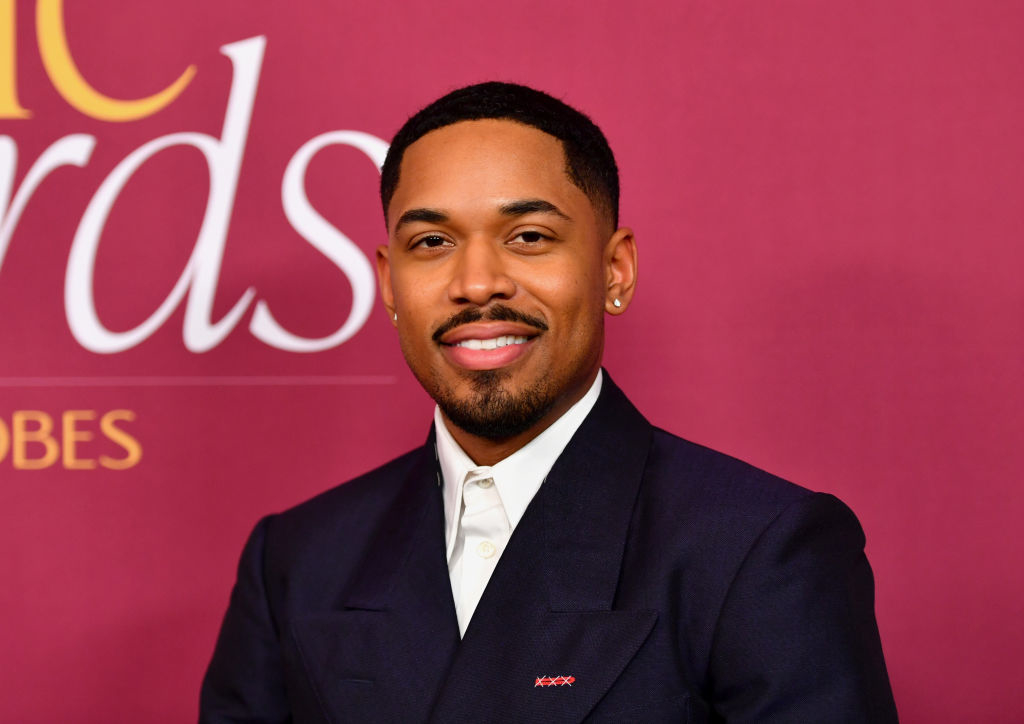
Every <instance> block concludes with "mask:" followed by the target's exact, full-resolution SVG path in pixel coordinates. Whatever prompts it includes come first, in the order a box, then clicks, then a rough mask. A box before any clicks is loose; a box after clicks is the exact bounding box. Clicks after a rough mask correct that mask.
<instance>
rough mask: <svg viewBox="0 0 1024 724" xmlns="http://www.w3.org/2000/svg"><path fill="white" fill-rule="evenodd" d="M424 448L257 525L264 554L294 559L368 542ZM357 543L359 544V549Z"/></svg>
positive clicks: (339, 551) (341, 551) (341, 553)
mask: <svg viewBox="0 0 1024 724" xmlns="http://www.w3.org/2000/svg"><path fill="white" fill-rule="evenodd" d="M424 454H425V451H424V448H417V449H415V450H411V451H409V452H407V453H405V454H404V455H401V456H400V457H397V458H395V459H394V460H391V461H389V462H387V463H385V464H383V465H381V466H380V467H378V468H375V469H373V470H370V471H369V472H366V473H364V474H362V475H360V476H358V477H356V478H353V479H352V480H350V481H348V482H345V483H342V484H340V485H337V486H335V487H333V488H331V489H329V490H326V491H324V492H323V493H320V494H319V495H316V496H315V497H313V498H310V499H309V500H306V501H305V502H302V503H299V504H298V505H296V506H293V507H291V508H288V509H287V510H284V511H282V512H279V513H275V514H272V515H269V516H267V517H266V518H264V519H263V521H261V525H262V527H263V528H264V534H265V537H266V546H267V551H268V554H271V556H272V557H273V558H277V557H279V556H280V557H284V558H286V559H292V558H295V557H302V555H303V553H304V552H305V553H307V554H308V553H309V552H312V551H323V550H334V551H335V555H338V556H340V557H345V553H346V551H347V550H352V549H353V548H354V547H358V546H361V545H362V544H364V543H365V542H366V539H368V537H369V535H370V533H371V532H372V530H373V529H374V528H375V527H376V525H377V523H378V521H379V520H380V519H381V517H382V516H383V515H385V513H386V512H387V511H388V510H389V509H390V507H391V506H392V505H393V503H394V501H395V499H396V498H397V497H398V496H399V495H400V494H401V492H402V490H403V488H404V486H405V483H406V481H408V480H409V478H410V476H411V475H412V474H413V472H414V471H415V469H416V468H417V466H418V465H420V464H421V461H422V456H423V455H424ZM357 544H358V545H357Z"/></svg>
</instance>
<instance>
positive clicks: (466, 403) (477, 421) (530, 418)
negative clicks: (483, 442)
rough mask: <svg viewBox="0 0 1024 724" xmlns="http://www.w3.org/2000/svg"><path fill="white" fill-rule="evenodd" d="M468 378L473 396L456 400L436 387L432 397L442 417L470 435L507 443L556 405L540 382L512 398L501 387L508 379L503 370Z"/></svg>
mask: <svg viewBox="0 0 1024 724" xmlns="http://www.w3.org/2000/svg"><path fill="white" fill-rule="evenodd" d="M471 374H472V383H473V394H472V395H471V396H470V397H468V398H467V399H459V398H457V397H456V396H455V395H453V394H452V393H451V390H447V389H440V388H439V386H436V387H435V390H436V391H437V394H436V395H435V397H434V401H435V402H437V405H438V407H440V408H441V411H442V412H443V413H444V414H445V416H446V417H447V418H448V419H449V420H451V421H452V423H453V424H455V425H457V426H458V427H459V428H461V429H463V430H465V431H466V432H468V433H469V434H470V435H475V436H477V437H482V438H485V439H488V440H507V439H508V438H511V437H515V436H516V435H519V434H521V433H524V432H526V431H527V430H529V429H530V428H532V427H533V426H534V425H536V424H537V423H538V422H540V421H541V420H542V419H543V418H544V416H545V415H547V414H548V412H550V411H551V408H552V407H553V406H554V404H555V395H554V394H552V390H551V388H550V386H549V385H548V384H546V383H545V381H543V380H542V381H538V382H537V383H535V384H534V385H532V386H531V387H528V388H526V389H525V390H522V391H520V392H517V393H515V394H513V393H511V392H509V391H508V390H506V389H505V388H504V387H503V385H502V382H503V380H504V379H505V378H506V377H508V374H507V373H505V372H504V371H502V370H477V371H475V372H473V373H471Z"/></svg>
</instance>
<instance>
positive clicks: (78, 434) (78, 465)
mask: <svg viewBox="0 0 1024 724" xmlns="http://www.w3.org/2000/svg"><path fill="white" fill-rule="evenodd" d="M95 419H96V412H95V410H67V411H66V412H65V413H64V414H63V415H61V433H62V439H63V442H64V445H63V446H62V452H63V459H64V467H65V468H66V469H68V470H92V469H93V468H95V467H96V461H95V460H90V459H89V458H84V459H83V458H80V457H78V455H77V452H78V450H77V443H79V442H87V441H89V440H92V438H93V434H92V431H91V430H82V429H80V428H78V427H76V423H78V422H79V421H84V420H95Z"/></svg>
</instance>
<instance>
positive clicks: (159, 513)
mask: <svg viewBox="0 0 1024 724" xmlns="http://www.w3.org/2000/svg"><path fill="white" fill-rule="evenodd" d="M1022 37H1024V5H1021V4H1019V3H1013V2H1001V1H998V0H972V1H968V0H963V1H957V0H946V1H944V2H935V1H934V0H919V1H912V0H867V1H865V0H859V1H857V2H854V1H852V0H850V1H846V0H836V1H834V2H821V1H819V0H769V1H755V0H749V1H746V2H742V1H738V0H737V1H735V2H721V1H718V0H700V1H690V0H673V1H672V2H669V1H667V0H665V1H663V2H645V1H640V2H621V1H615V2H609V1H606V0H590V2H587V3H582V2H580V3H576V2H572V3H569V2H565V3H561V2H552V1H551V0H543V1H538V0H520V1H519V2H515V3H481V2H475V1H470V0H458V1H444V2H435V3H425V2H402V3H398V2H375V3H368V2H336V1H331V2H327V1H326V0H317V1H312V0H307V1H306V2H293V3H282V2H277V1H273V2H272V1H271V0H265V1H264V0H260V1H255V0H215V1H210V0H178V1H176V2H136V1H134V0H90V1H89V2H77V1H74V2H73V1H70V0H69V1H68V2H66V3H62V2H61V1H60V0H38V2H35V1H32V0H0V552H2V553H0V621H2V624H0V721H3V722H19V723H21V722H28V723H34V722H39V723H50V722H104V723H110V722H129V723H133V724H134V723H137V722H157V723H159V722H184V721H190V720H193V719H194V717H195V711H196V698H197V690H198V686H199V681H200V678H201V676H202V673H203V671H204V668H205V666H206V663H207V661H208V658H209V655H210V652H211V649H212V646H213V641H214V637H215V635H216V631H217V628H218V625H219V622H220V617H221V615H222V613H223V610H224V607H225V605H226V601H227V595H228V591H229V588H230V585H231V583H232V579H233V576H234V567H235V563H236V560H237V556H238V554H239V552H240V549H241V545H242V543H243V541H244V539H245V536H246V534H247V533H248V531H249V529H250V528H251V526H252V525H253V523H254V522H255V520H256V519H257V518H258V517H259V516H260V515H262V514H264V513H266V512H269V511H273V510H278V509H281V508H283V507H286V506H289V505H292V504H294V503H297V502H299V501H301V500H303V499H305V498H307V497H309V496H311V495H313V494H315V493H317V492H319V491H321V490H323V489H326V488H327V487H330V486H332V485H334V484H336V483H339V482H342V481H344V480H346V479H348V478H350V477H352V476H353V475H355V474H358V473H360V472H362V471H365V470H367V469H369V468H371V467H374V466H375V465H377V464H379V463H380V462H382V461H384V460H386V459H389V458H391V457H393V456H395V455H397V454H399V453H401V452H403V451H404V450H406V449H408V448H410V447H412V446H414V445H417V444H419V443H420V442H421V441H422V439H423V437H424V435H425V434H426V431H427V426H428V424H429V414H430V410H431V403H430V401H429V400H428V399H427V398H426V396H425V395H424V393H423V392H422V391H420V389H419V388H418V386H417V385H416V383H415V381H414V380H413V378H412V376H411V375H410V374H409V372H408V371H407V369H406V368H405V365H404V362H403V360H402V358H401V355H400V353H399V351H398V347H397V342H396V340H395V336H394V332H393V330H392V328H391V326H390V325H389V324H388V320H387V319H386V317H385V314H384V311H383V309H382V308H381V306H380V304H379V302H378V300H377V289H376V282H375V280H374V278H373V275H372V273H371V260H372V255H373V249H374V248H375V247H376V246H377V245H378V244H380V243H381V242H382V241H383V240H384V239H385V233H384V228H383V223H382V218H381V212H380V209H379V204H378V201H377V195H376V184H377V180H378V172H377V168H376V164H377V162H379V160H380V156H381V154H382V153H383V152H384V150H385V149H386V141H387V139H388V138H390V136H391V134H393V133H394V132H395V130H397V128H398V126H399V125H400V124H401V123H402V121H403V120H404V119H405V118H406V117H407V116H408V115H409V114H410V113H411V112H413V111H414V110H416V109H417V108H419V107H420V106H422V105H423V104H424V103H426V102H428V101H429V100H432V99H433V98H434V97H436V96H438V95H440V94H442V93H443V92H445V91H447V90H450V89H452V88H454V87H457V86H459V85H464V84H466V83H470V82H475V81H481V80H488V79H499V80H514V81H519V82H525V83H528V84H532V85H535V86H537V87H540V88H542V89H544V90H547V91H549V92H551V93H553V94H555V95H558V96H560V97H562V98H564V99H565V100H567V101H568V102H570V103H572V104H574V105H576V106H578V107H580V108H582V109H584V110H586V111H587V112H588V113H590V114H591V115H592V116H593V117H594V119H595V120H596V121H597V122H598V123H599V124H600V125H601V126H602V128H603V129H604V130H605V131H606V133H607V135H608V137H609V139H610V141H611V144H612V146H613V148H614V149H615V151H616V154H617V156H618V159H619V163H620V166H621V171H622V184H623V206H622V218H623V221H624V222H625V223H627V224H629V225H631V226H633V227H634V229H635V230H636V233H637V237H638V240H639V243H640V259H641V275H640V287H639V292H638V296H637V299H636V302H635V305H634V306H633V307H632V308H631V309H630V311H629V313H628V314H627V315H626V316H625V317H623V318H621V319H616V320H612V321H610V322H609V324H610V333H609V335H610V339H609V347H608V350H607V354H606V366H607V368H608V369H609V371H610V372H611V374H612V376H613V377H614V378H615V379H616V381H617V382H618V383H619V384H620V385H621V386H622V387H623V388H624V389H625V390H626V392H627V393H628V394H629V395H630V396H631V397H632V398H633V400H634V401H635V402H636V403H637V405H638V406H639V407H640V409H641V410H643V411H644V412H645V413H646V414H647V415H648V417H649V418H650V419H651V420H652V421H654V422H655V423H657V424H659V425H661V426H663V427H666V428H668V429H670V430H672V431H674V432H676V433H678V434H681V435H683V436H685V437H689V438H691V439H693V440H696V441H698V442H701V443H704V444H707V445H710V446H712V447H715V448H718V449H721V450H724V451H727V452H729V453H732V454H733V455H736V456H737V457H740V458H743V459H745V460H748V461H750V462H752V463H754V464H756V465H759V466H761V467H764V468H767V469H769V470H771V471H773V472H775V473H777V474H780V475H782V476H784V477H787V478H790V479H792V480H794V481H796V482H799V483H802V484H804V485H806V486H808V487H811V488H815V489H819V490H826V491H829V492H833V493H835V494H837V495H839V496H840V497H842V498H843V499H845V500H846V501H847V502H848V503H849V504H850V505H851V506H852V507H853V508H854V510H855V511H856V512H857V513H858V515H859V516H860V518H861V520H862V522H863V525H864V528H865V530H866V532H867V536H868V554H869V556H870V558H871V561H872V563H873V565H874V569H875V574H876V578H877V611H878V619H879V624H880V628H881V633H882V640H883V643H884V646H885V651H886V654H887V658H888V662H889V667H890V672H891V677H892V682H893V687H894V690H895V694H896V699H897V703H898V705H899V707H900V710H901V714H902V717H903V720H904V721H906V722H911V723H914V722H945V721H949V722H953V721H956V722H959V721H984V722H1008V723H1009V722H1020V721H1024V686H1022V683H1024V663H1022V651H1024V560H1022V539H1024V536H1022V534H1021V529H1022V527H1024V502H1022V501H1024V494H1022V492H1021V471H1022V470H1024V435H1022V432H1024V429H1022V428H1024V425H1022V412H1021V409H1022V404H1024V395H1022V392H1024V383H1022V379H1024V281H1022V276H1024V42H1022V41H1021V38H1022Z"/></svg>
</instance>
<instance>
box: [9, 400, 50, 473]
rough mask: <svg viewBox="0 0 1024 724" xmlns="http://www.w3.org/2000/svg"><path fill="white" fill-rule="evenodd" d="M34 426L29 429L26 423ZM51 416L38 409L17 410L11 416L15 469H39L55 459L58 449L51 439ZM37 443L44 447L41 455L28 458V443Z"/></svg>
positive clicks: (12, 454) (12, 452) (46, 466)
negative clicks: (32, 423) (31, 423)
mask: <svg viewBox="0 0 1024 724" xmlns="http://www.w3.org/2000/svg"><path fill="white" fill-rule="evenodd" d="M29 422H34V423H35V425H36V427H35V429H33V430H30V429H29V426H28V423H29ZM51 432H53V418H52V417H50V416H49V415H47V414H46V413H45V412H42V411H40V410H18V411H16V412H15V413H14V415H13V416H12V417H11V447H12V448H13V449H12V451H11V458H12V460H13V463H14V468H15V469H16V470H41V469H42V468H48V467H50V466H51V465H53V464H54V463H55V462H56V461H57V455H58V454H59V450H58V447H57V441H56V440H54V439H53V435H51V434H50V433H51ZM30 442H34V443H39V444H41V445H42V446H43V448H44V449H45V452H44V453H43V455H42V457H36V458H30V457H29V456H28V444H29V443H30Z"/></svg>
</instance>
